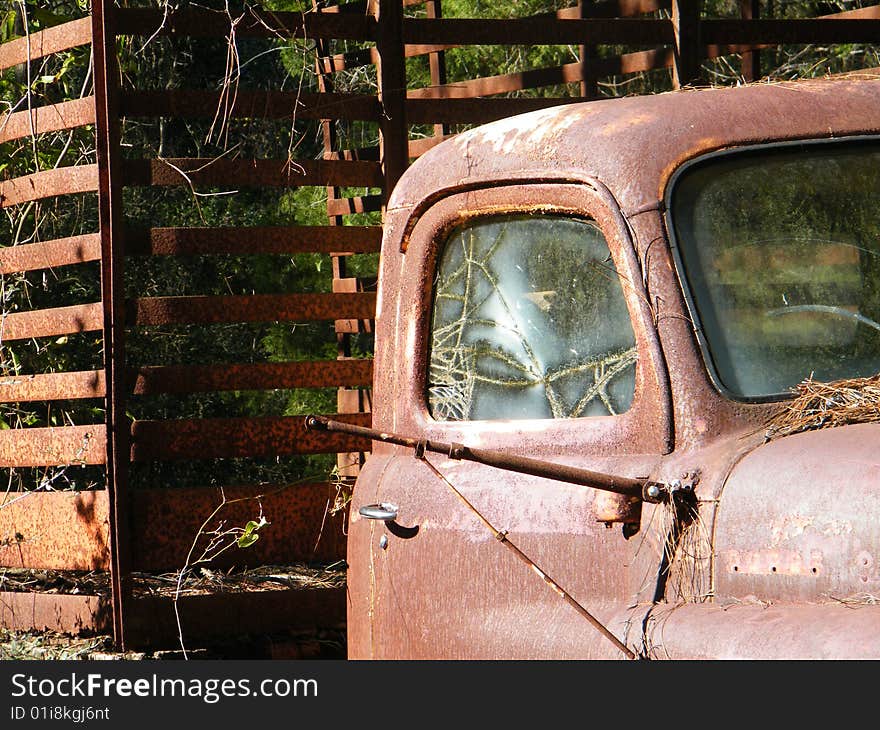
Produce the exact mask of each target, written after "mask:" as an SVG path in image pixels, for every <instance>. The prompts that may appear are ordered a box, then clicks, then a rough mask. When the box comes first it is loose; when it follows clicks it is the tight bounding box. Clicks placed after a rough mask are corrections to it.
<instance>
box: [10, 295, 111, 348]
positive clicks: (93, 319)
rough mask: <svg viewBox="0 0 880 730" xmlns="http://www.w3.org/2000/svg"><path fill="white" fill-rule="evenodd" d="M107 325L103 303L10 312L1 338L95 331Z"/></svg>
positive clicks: (49, 335)
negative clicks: (105, 323)
mask: <svg viewBox="0 0 880 730" xmlns="http://www.w3.org/2000/svg"><path fill="white" fill-rule="evenodd" d="M103 326H104V308H103V306H102V305H101V303H100V302H95V303H92V304H77V305H74V306H72V307H56V308H55V309H36V310H34V311H31V312H14V313H13V314H7V315H6V316H5V317H4V318H3V321H2V324H0V340H3V341H8V340H24V339H29V338H31V337H57V336H58V335H73V334H78V333H80V332H95V331H97V330H100V329H102V328H103Z"/></svg>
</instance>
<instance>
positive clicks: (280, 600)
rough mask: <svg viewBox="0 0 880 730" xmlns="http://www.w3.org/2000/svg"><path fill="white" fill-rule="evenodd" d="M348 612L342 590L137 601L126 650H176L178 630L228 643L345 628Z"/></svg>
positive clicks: (131, 611)
mask: <svg viewBox="0 0 880 730" xmlns="http://www.w3.org/2000/svg"><path fill="white" fill-rule="evenodd" d="M177 568H178V569H179V568H180V566H177ZM346 606H347V602H346V595H345V588H314V589H310V590H307V589H288V590H280V591H279V590H264V591H242V592H239V593H232V592H221V593H205V594H195V595H182V596H180V597H179V598H178V599H177V600H176V601H175V599H174V597H173V596H156V595H148V596H137V597H135V598H133V599H132V600H131V602H130V604H129V606H128V609H127V614H126V630H125V636H126V644H127V645H131V646H133V647H141V648H147V647H157V646H171V647H175V648H177V647H179V646H180V630H181V627H183V633H184V636H186V637H187V638H188V640H190V641H195V640H196V639H205V638H208V637H219V638H221V639H228V638H229V637H230V636H235V635H238V634H240V633H241V632H243V631H246V632H248V633H252V634H254V635H259V634H264V635H267V634H273V633H278V632H290V631H304V630H305V631H309V632H314V631H315V630H316V628H338V627H341V626H343V625H344V624H345V612H346Z"/></svg>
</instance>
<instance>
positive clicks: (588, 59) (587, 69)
mask: <svg viewBox="0 0 880 730" xmlns="http://www.w3.org/2000/svg"><path fill="white" fill-rule="evenodd" d="M592 4H593V0H578V14H579V15H580V17H582V18H590V17H592V16H593V13H592V11H591V6H592ZM578 58H579V61H580V65H581V96H582V97H584V99H588V100H592V99H598V98H599V84H598V81H597V79H596V74H595V73H593V68H592V62H593V61H594V60H595V58H596V44H595V43H582V44H581V45H579V46H578Z"/></svg>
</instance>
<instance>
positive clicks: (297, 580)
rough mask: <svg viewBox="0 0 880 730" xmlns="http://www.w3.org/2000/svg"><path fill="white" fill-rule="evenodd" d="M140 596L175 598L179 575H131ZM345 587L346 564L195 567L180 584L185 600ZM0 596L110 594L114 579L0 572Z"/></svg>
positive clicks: (54, 572) (75, 574) (68, 572)
mask: <svg viewBox="0 0 880 730" xmlns="http://www.w3.org/2000/svg"><path fill="white" fill-rule="evenodd" d="M132 583H133V593H134V595H135V596H145V595H153V596H155V595H160V596H172V597H173V596H174V595H175V593H176V592H177V589H178V574H177V573H176V572H175V573H163V574H147V573H133V574H132ZM344 585H345V564H344V563H342V562H339V563H334V564H332V565H320V566H311V565H302V564H296V565H261V566H260V567H258V568H253V569H250V570H247V569H245V570H227V571H223V570H210V569H208V568H205V567H196V568H194V569H193V570H192V571H190V572H189V573H188V574H187V576H186V578H185V579H184V581H183V582H182V583H181V585H180V595H183V596H186V595H198V594H206V593H241V592H244V591H265V590H285V589H321V588H339V587H342V586H344ZM0 591H15V592H31V591H36V592H40V593H64V594H68V595H77V594H82V595H98V596H101V595H105V596H106V595H109V593H110V580H109V574H108V573H106V572H103V571H91V572H84V571H72V570H35V569H29V568H4V569H2V570H0Z"/></svg>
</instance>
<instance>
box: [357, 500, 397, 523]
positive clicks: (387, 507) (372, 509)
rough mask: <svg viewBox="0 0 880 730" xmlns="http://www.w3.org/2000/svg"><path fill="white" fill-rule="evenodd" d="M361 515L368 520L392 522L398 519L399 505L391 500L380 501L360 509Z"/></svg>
mask: <svg viewBox="0 0 880 730" xmlns="http://www.w3.org/2000/svg"><path fill="white" fill-rule="evenodd" d="M358 514H360V516H361V517H366V518H367V519H368V520H382V521H383V522H391V521H394V520H396V519H397V505H396V504H391V503H390V502H379V503H378V504H368V505H366V506H365V507H361V508H360V509H359V510H358Z"/></svg>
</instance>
